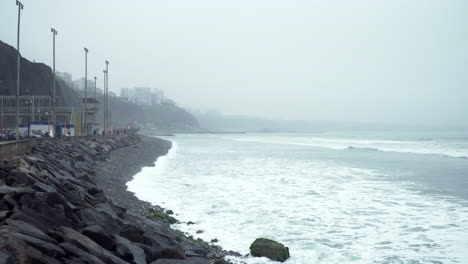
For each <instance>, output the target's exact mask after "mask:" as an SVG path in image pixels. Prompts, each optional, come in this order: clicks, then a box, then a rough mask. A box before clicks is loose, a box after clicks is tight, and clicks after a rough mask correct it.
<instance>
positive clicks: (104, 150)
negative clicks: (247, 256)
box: [0, 135, 227, 264]
mask: <svg viewBox="0 0 468 264" xmlns="http://www.w3.org/2000/svg"><path fill="white" fill-rule="evenodd" d="M142 144H144V145H146V146H147V147H148V148H146V150H141V149H140V148H141V145H142ZM170 147H171V143H170V142H169V141H165V140H162V139H156V138H145V137H141V136H135V135H129V136H121V137H98V138H74V139H71V138H69V139H64V140H57V141H50V142H49V141H48V142H44V143H41V144H38V145H36V146H34V147H33V150H32V152H31V153H28V154H24V155H21V156H17V157H10V158H8V159H4V160H1V161H0V197H1V200H0V263H44V264H45V263H47V264H54V263H153V264H163V263H175V264H177V263H181V264H182V263H200V264H205V263H206V264H208V263H226V262H224V260H222V258H223V257H224V256H225V254H226V253H227V252H224V251H222V250H221V249H219V248H218V247H216V246H211V245H209V244H208V243H205V242H203V241H197V240H193V239H191V238H189V237H186V236H185V235H184V234H182V233H181V232H178V231H175V230H172V229H171V228H170V226H169V223H171V222H173V221H176V220H175V219H174V218H172V217H171V216H169V215H167V214H165V212H164V210H163V209H161V208H159V207H153V206H151V205H149V204H147V203H144V202H141V201H139V200H137V199H136V198H135V197H134V196H133V195H132V194H131V193H128V192H127V191H126V190H125V189H126V187H125V186H124V185H123V183H124V182H125V181H126V180H128V179H129V178H131V177H132V176H133V174H134V173H135V172H137V170H139V168H141V166H146V165H151V163H152V162H154V160H155V159H156V158H157V156H160V155H164V154H166V153H167V151H168V149H169V148H170ZM151 149H152V150H151ZM114 151H115V153H116V155H114V154H113V152H114ZM119 152H120V154H119ZM138 153H140V154H138ZM148 153H153V154H152V156H151V155H150V156H149V157H148ZM124 154H125V155H124ZM143 156H147V157H146V158H143ZM123 158H125V162H123V161H122V159H123ZM139 160H142V161H141V162H139ZM150 161H152V162H150ZM117 163H120V164H121V165H120V167H119V165H117ZM114 165H115V166H114ZM124 167H125V168H127V169H122V170H119V168H124ZM109 168H117V169H116V170H110V169H109ZM105 171H106V172H107V173H105Z"/></svg>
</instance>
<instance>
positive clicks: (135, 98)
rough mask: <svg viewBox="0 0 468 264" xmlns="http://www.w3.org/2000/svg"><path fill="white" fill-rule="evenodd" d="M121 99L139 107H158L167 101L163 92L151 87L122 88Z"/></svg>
mask: <svg viewBox="0 0 468 264" xmlns="http://www.w3.org/2000/svg"><path fill="white" fill-rule="evenodd" d="M120 99H122V100H125V101H128V102H132V103H135V104H137V105H158V104H161V103H162V102H163V101H164V100H165V99H164V93H163V92H162V91H161V90H159V89H157V88H155V89H151V88H149V87H134V88H122V89H121V90H120Z"/></svg>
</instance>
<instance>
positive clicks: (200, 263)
mask: <svg viewBox="0 0 468 264" xmlns="http://www.w3.org/2000/svg"><path fill="white" fill-rule="evenodd" d="M150 264H211V261H210V260H208V259H205V258H188V259H184V260H181V259H158V260H156V261H153V262H151V263H150Z"/></svg>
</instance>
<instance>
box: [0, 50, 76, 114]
mask: <svg viewBox="0 0 468 264" xmlns="http://www.w3.org/2000/svg"><path fill="white" fill-rule="evenodd" d="M16 75H17V52H16V49H15V48H13V47H12V46H10V45H8V44H6V43H4V42H2V41H0V94H1V95H16ZM20 78H21V82H20V95H25V93H26V91H29V95H44V96H52V95H53V88H52V87H53V82H52V80H53V74H52V69H51V68H50V67H49V66H47V65H45V64H43V63H34V62H31V61H29V60H27V59H25V58H21V68H20ZM56 95H57V96H59V97H60V100H58V102H60V101H61V102H62V105H61V106H78V105H79V103H80V99H79V96H78V94H77V93H76V92H75V91H74V90H72V89H71V88H69V87H68V86H67V85H66V84H65V82H63V81H62V80H61V79H60V78H57V83H56ZM58 102H57V103H58Z"/></svg>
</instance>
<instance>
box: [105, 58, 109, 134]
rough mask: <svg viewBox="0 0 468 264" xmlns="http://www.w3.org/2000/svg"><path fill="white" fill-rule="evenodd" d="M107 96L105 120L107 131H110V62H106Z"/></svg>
mask: <svg viewBox="0 0 468 264" xmlns="http://www.w3.org/2000/svg"><path fill="white" fill-rule="evenodd" d="M105 93H106V95H105V102H106V112H105V113H106V114H105V119H106V123H105V124H106V129H108V126H109V61H106V92H105Z"/></svg>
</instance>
